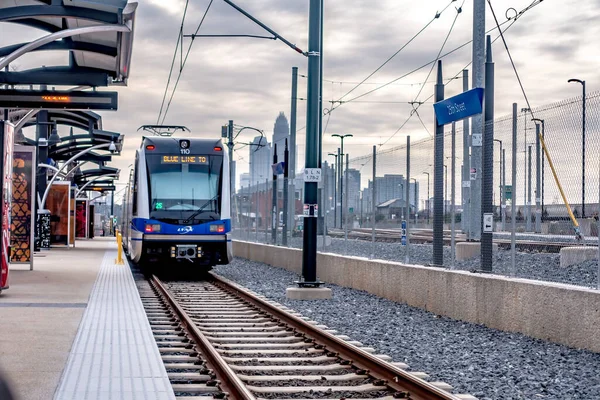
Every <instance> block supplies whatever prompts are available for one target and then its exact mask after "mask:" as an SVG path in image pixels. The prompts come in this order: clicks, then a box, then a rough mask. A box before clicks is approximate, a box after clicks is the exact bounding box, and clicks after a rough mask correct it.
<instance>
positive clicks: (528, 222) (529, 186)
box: [526, 145, 531, 232]
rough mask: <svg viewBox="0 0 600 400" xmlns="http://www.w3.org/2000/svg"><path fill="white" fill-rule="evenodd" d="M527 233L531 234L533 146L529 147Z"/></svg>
mask: <svg viewBox="0 0 600 400" xmlns="http://www.w3.org/2000/svg"><path fill="white" fill-rule="evenodd" d="M527 155H528V157H527V222H526V225H527V227H526V229H527V232H531V145H529V146H527Z"/></svg>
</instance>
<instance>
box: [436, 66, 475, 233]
mask: <svg viewBox="0 0 600 400" xmlns="http://www.w3.org/2000/svg"><path fill="white" fill-rule="evenodd" d="M462 76H463V91H465V92H466V91H467V90H469V70H468V69H464V70H463V75H462ZM470 141H471V137H470V136H469V118H465V119H464V120H463V174H462V204H463V214H462V218H461V225H462V231H463V232H465V233H467V239H469V233H470V232H469V224H470V221H471V218H470V215H471V156H470V155H469V142H470ZM427 179H429V176H428V177H427ZM428 189H429V187H428ZM427 201H429V198H427Z"/></svg>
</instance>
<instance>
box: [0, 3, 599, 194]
mask: <svg viewBox="0 0 600 400" xmlns="http://www.w3.org/2000/svg"><path fill="white" fill-rule="evenodd" d="M234 1H235V3H236V4H237V5H239V6H240V7H242V8H244V9H245V10H246V11H247V12H249V13H250V14H252V15H253V16H255V17H256V18H258V19H259V20H261V21H262V22H263V23H265V24H266V25H268V26H269V27H270V28H271V29H273V30H275V31H276V32H278V33H279V34H280V35H281V36H283V37H285V38H286V39H287V40H289V41H290V42H292V43H294V44H296V45H297V46H298V47H300V48H301V49H303V50H306V49H307V41H308V40H307V39H308V37H307V36H308V5H309V1H308V0H253V1H250V0H234ZM531 2H532V0H508V1H506V0H503V1H498V0H492V6H493V7H494V11H495V13H496V16H497V18H498V20H499V22H500V23H502V22H504V21H505V20H506V15H509V16H510V15H514V12H512V11H510V10H508V11H507V9H509V8H514V9H516V10H521V9H523V8H525V7H527V6H528V5H529V4H531ZM185 3H186V2H185V0H139V6H138V10H137V19H136V26H135V38H134V47H133V60H132V64H131V76H130V79H129V83H128V86H127V87H123V88H117V89H116V90H117V91H118V92H119V94H120V97H119V110H118V111H116V112H102V113H101V115H102V116H103V124H104V129H105V130H109V131H115V132H120V133H122V134H124V135H125V146H124V151H123V153H122V155H121V157H115V158H114V161H113V162H112V164H111V166H114V167H117V168H120V169H121V171H122V172H121V178H120V182H125V180H126V178H127V176H128V175H129V174H128V168H129V165H130V164H131V163H132V161H133V158H134V153H135V149H137V148H138V147H139V145H140V140H141V135H142V134H141V133H140V132H137V129H138V127H139V126H141V125H143V124H154V123H156V122H157V118H158V114H159V110H160V108H161V101H162V99H163V94H164V92H165V86H166V83H167V77H168V74H169V69H170V65H171V60H172V58H173V53H174V50H175V44H176V41H177V36H178V33H179V29H180V25H181V19H182V15H183V10H184V6H185ZM209 3H210V0H190V1H189V6H188V10H187V16H186V21H185V24H184V29H183V31H184V33H186V34H189V33H193V32H194V31H195V30H196V28H197V26H198V23H199V21H200V20H201V18H202V15H203V14H204V12H205V10H206V8H207V6H208V5H209ZM449 3H452V4H450V6H449V7H447V8H446V6H448V4H449ZM461 6H462V7H461ZM324 8H325V12H324V49H323V56H324V59H323V60H324V71H323V76H324V80H325V81H324V83H323V97H324V104H323V106H324V108H330V107H331V103H329V102H330V101H332V100H339V99H340V98H341V97H342V96H343V95H344V94H346V93H347V92H348V91H350V90H351V89H352V88H353V87H355V86H356V85H355V83H358V82H360V81H362V80H363V79H365V78H366V77H367V76H368V75H369V74H371V73H372V72H373V71H375V70H376V69H377V68H378V67H380V66H381V64H382V63H384V62H385V61H386V60H387V59H388V58H389V57H390V56H392V55H393V54H394V53H396V52H397V51H398V50H399V49H400V48H401V47H403V46H404V45H405V44H406V43H407V42H408V41H409V40H410V39H411V38H412V37H413V36H414V35H415V34H417V33H418V32H419V31H420V30H421V29H422V28H423V27H424V26H425V25H427V24H428V23H429V22H430V21H431V20H432V19H433V18H434V16H435V15H436V13H438V12H440V11H442V10H444V9H445V10H444V11H443V12H442V13H441V15H440V17H439V18H437V19H435V20H434V21H433V22H431V24H430V25H429V26H428V27H427V28H426V29H425V30H424V31H423V32H422V33H421V34H419V35H418V36H417V37H416V38H415V39H414V41H412V42H411V43H410V44H408V45H407V46H406V47H405V48H404V49H403V50H401V51H400V52H399V53H398V54H397V55H396V56H395V57H394V58H393V59H392V60H391V61H389V63H387V64H386V65H385V66H384V67H383V68H382V69H381V70H379V71H378V72H377V73H376V74H374V75H373V76H372V77H371V78H370V79H368V80H367V81H366V83H365V84H363V85H361V86H359V87H358V88H356V89H355V90H354V91H353V92H352V93H350V94H349V95H348V96H346V97H344V100H350V99H352V98H354V97H356V96H358V95H360V94H363V93H365V92H367V91H369V90H371V89H374V88H376V87H378V86H380V85H381V84H383V83H388V82H390V81H392V80H394V79H396V78H398V77H401V76H403V75H405V74H407V73H408V72H410V71H412V70H414V69H415V68H418V67H420V66H422V65H423V64H426V63H429V62H431V61H433V60H435V59H436V57H437V55H438V53H439V52H440V50H441V49H442V51H441V53H442V54H444V53H446V52H447V51H449V50H452V49H454V48H456V47H458V46H460V45H462V44H464V43H465V42H467V41H469V40H470V38H471V35H472V24H473V21H472V9H473V2H472V0H466V1H464V2H463V1H462V0H459V1H454V2H450V0H427V1H421V2H414V1H408V0H371V1H365V0H325V3H324ZM458 8H461V12H460V13H458V12H457V9H458ZM599 18H600V2H599V1H597V0H578V1H577V0H562V1H557V0H545V1H543V2H542V3H540V4H539V5H537V6H536V7H534V8H532V9H531V10H530V11H528V12H526V13H525V14H524V15H523V16H522V17H521V18H519V19H518V21H517V22H516V23H515V24H514V25H513V26H512V27H511V28H510V29H509V30H508V31H507V32H506V34H505V37H506V40H507V44H508V46H509V49H510V51H511V54H512V57H513V60H514V62H515V65H516V68H517V70H518V72H519V74H520V77H521V80H522V82H523V85H524V88H525V90H526V93H527V96H528V98H529V101H530V104H531V105H532V107H535V106H539V105H543V104H548V103H552V102H554V101H559V100H562V99H565V98H570V97H575V96H577V95H580V94H581V86H580V85H574V84H568V83H567V80H568V79H569V78H579V79H584V80H586V82H587V90H588V92H592V91H595V90H598V89H600V83H599V81H598V79H594V78H597V77H598V73H597V71H598V67H599V66H600V52H598V46H597V40H596V39H597V37H599V36H600V25H599V24H598V23H597V21H598V20H599ZM454 21H455V23H454V27H453V29H452V30H451V32H450V28H451V26H452V24H453V22H454ZM495 26H496V25H495V22H494V19H493V17H492V14H491V12H490V8H489V6H488V7H487V9H486V29H492V28H495ZM7 28H8V29H7ZM1 29H2V33H3V34H2V36H1V37H0V45H2V46H4V45H7V44H13V43H18V42H21V41H23V39H24V38H29V39H34V38H37V37H40V36H42V35H43V32H41V31H36V30H34V29H31V28H27V29H25V28H23V27H18V26H17V25H12V24H2V28H1ZM449 32H450V34H449ZM199 34H251V35H265V34H267V33H266V32H264V31H262V29H261V28H260V27H258V26H257V25H255V24H254V23H253V22H251V21H250V20H248V19H247V18H246V17H244V16H243V15H242V14H240V13H239V12H238V11H236V10H235V9H233V8H232V7H231V6H229V5H228V4H226V3H225V2H224V1H223V0H213V1H212V5H211V7H210V9H209V11H208V13H207V15H206V19H205V21H204V24H203V25H202V26H201V29H200V31H199ZM448 34H449V36H448ZM491 34H492V38H495V37H496V36H497V31H496V30H495V31H492V32H491ZM446 37H448V39H447V41H446V42H445V44H444V40H445V39H446ZM190 42H191V39H185V42H184V51H186V50H187V47H188V45H189V44H190ZM442 45H443V48H442ZM184 54H185V53H184ZM470 61H471V45H467V46H465V47H463V48H462V49H461V50H458V51H456V52H455V53H453V54H451V55H450V56H447V57H444V58H443V63H444V64H443V70H444V76H445V78H450V77H453V76H455V75H457V74H459V73H460V71H461V70H462V69H463V68H464V67H465V66H467V65H468V64H469V62H470ZM494 61H495V65H496V115H497V116H500V115H505V114H508V113H509V112H510V109H511V105H512V103H513V102H518V103H519V104H520V105H521V104H524V99H523V95H522V93H521V90H520V88H519V85H518V83H517V80H516V78H515V74H514V71H513V69H512V67H511V65H510V61H509V58H508V56H507V53H506V51H505V50H504V46H503V45H502V43H501V41H497V42H496V43H495V44H494ZM64 62H66V56H65V55H64V54H55V53H54V52H45V54H43V55H42V54H41V53H38V54H34V55H27V56H24V57H23V58H22V59H20V60H18V61H17V62H16V63H15V64H16V65H15V66H16V67H17V68H19V69H28V68H34V67H39V66H40V65H41V64H44V65H49V64H50V63H58V64H60V63H64ZM294 66H296V67H298V68H299V73H300V74H301V75H306V71H307V59H306V57H304V56H302V55H300V54H298V53H296V52H294V51H293V50H291V49H290V48H288V47H287V46H286V45H285V44H283V43H282V42H281V41H273V40H261V39H251V38H197V39H196V40H195V41H194V44H193V46H192V48H191V50H190V53H189V58H188V61H187V63H186V65H185V68H184V69H183V71H182V74H181V78H180V82H179V85H178V88H177V90H176V92H175V94H174V96H173V100H172V103H171V105H170V107H169V111H168V114H167V115H166V118H165V120H164V123H166V124H177V125H185V126H187V127H188V128H190V130H191V131H192V133H191V136H194V137H205V138H208V137H215V138H216V137H219V135H220V131H221V125H223V124H225V123H226V122H227V121H228V120H230V119H232V120H234V122H235V124H238V125H242V126H251V127H255V128H258V129H261V130H264V132H265V134H266V136H267V137H268V138H269V140H270V138H271V136H272V133H273V126H274V123H275V119H276V117H277V115H278V114H279V112H280V111H283V112H284V113H285V114H286V115H287V116H288V117H289V114H290V103H291V100H290V96H291V72H292V67H294ZM178 70H179V56H177V62H176V66H175V71H174V76H175V77H176V76H177V71H178ZM430 73H431V75H429V74H430ZM434 79H435V70H434V71H432V72H431V68H430V67H425V68H422V69H420V70H418V71H417V72H415V73H412V74H409V75H407V76H406V77H404V78H403V79H400V80H398V81H396V82H395V83H393V84H390V85H389V86H387V87H385V88H384V89H381V90H377V91H375V92H374V93H372V94H370V95H367V96H364V97H361V98H360V99H357V100H355V101H351V102H348V103H343V104H341V105H340V106H339V107H337V108H336V109H335V110H333V111H332V112H331V114H329V115H326V116H324V124H323V125H324V127H326V130H325V133H324V138H323V151H324V153H325V154H326V153H327V152H331V151H335V150H336V148H337V146H338V145H339V140H336V139H335V138H332V137H331V135H332V134H334V133H344V134H345V133H351V134H353V135H354V137H353V138H352V139H348V140H346V142H345V146H346V150H347V152H348V153H349V154H350V155H351V157H354V156H361V155H364V154H368V153H369V152H370V149H371V147H372V145H375V144H381V143H384V142H385V143H386V144H385V145H384V146H383V147H382V149H386V148H390V147H393V146H397V145H399V144H402V143H405V140H406V136H407V135H411V138H412V140H418V139H419V138H426V137H429V135H430V134H429V132H432V131H433V107H432V106H431V104H432V102H431V99H429V100H427V99H428V98H429V97H430V95H431V94H432V93H433V84H434V82H433V81H434ZM425 81H427V82H426V83H425V85H424V86H422V85H421V83H422V82H425ZM298 83H299V88H298V95H299V97H300V98H301V99H304V98H306V83H307V80H306V78H305V77H302V76H301V77H300V78H299V82H298ZM109 90H114V88H109ZM171 90H172V85H171V88H170V89H169V94H170V91H171ZM460 91H462V82H461V81H460V80H453V81H451V82H450V83H448V85H447V86H446V96H452V95H454V94H458V93H459V92H460ZM426 100H427V101H426ZM411 101H426V103H425V104H423V105H422V106H421V107H420V108H419V116H420V117H421V119H422V121H423V123H421V122H420V121H419V119H418V118H411V119H410V120H409V122H408V123H407V124H406V125H405V126H404V127H403V128H402V129H401V130H398V128H399V127H400V126H401V125H402V123H403V122H404V121H405V120H406V119H407V117H408V116H409V113H410V111H411V109H412V106H411V105H410V104H408V103H409V102H411ZM305 124H306V115H305V101H304V100H299V102H298V123H297V128H298V144H299V154H298V160H299V164H302V163H303V160H304V145H305V136H304V134H305V130H304V129H303V128H304V126H305ZM59 131H60V132H61V134H66V133H67V132H68V128H66V127H63V128H61V129H59ZM25 133H26V135H31V134H32V133H28V132H25ZM255 134H256V132H254V131H251V130H246V131H244V132H243V133H242V134H241V135H240V137H239V138H238V141H239V144H238V145H237V146H236V152H235V159H237V160H239V161H238V173H242V172H246V171H247V170H248V167H247V161H246V160H248V159H249V157H248V147H243V143H244V142H250V141H251V140H252V138H253V137H254V136H255ZM117 189H120V187H119V188H117Z"/></svg>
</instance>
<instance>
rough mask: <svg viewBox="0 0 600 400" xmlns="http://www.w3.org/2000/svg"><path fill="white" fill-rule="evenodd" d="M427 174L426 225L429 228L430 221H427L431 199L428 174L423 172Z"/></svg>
mask: <svg viewBox="0 0 600 400" xmlns="http://www.w3.org/2000/svg"><path fill="white" fill-rule="evenodd" d="M425 173H426V174H427V225H428V226H429V224H430V223H431V221H430V220H429V219H430V218H429V215H430V214H431V204H430V201H431V197H429V172H425Z"/></svg>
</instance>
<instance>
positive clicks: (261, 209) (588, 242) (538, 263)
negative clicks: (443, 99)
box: [233, 92, 600, 287]
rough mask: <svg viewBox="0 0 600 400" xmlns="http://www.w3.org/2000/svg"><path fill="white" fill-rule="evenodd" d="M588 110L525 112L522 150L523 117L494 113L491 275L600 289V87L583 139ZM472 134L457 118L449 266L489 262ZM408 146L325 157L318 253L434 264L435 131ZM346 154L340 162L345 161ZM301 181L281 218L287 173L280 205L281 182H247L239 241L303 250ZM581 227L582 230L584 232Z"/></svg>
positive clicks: (564, 105) (237, 216)
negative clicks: (471, 157) (469, 143)
mask: <svg viewBox="0 0 600 400" xmlns="http://www.w3.org/2000/svg"><path fill="white" fill-rule="evenodd" d="M583 109H584V106H583V101H582V97H578V98H573V99H568V100H564V101H561V102H558V103H554V104H550V105H546V106H541V107H537V108H534V109H533V110H529V109H527V108H525V107H523V108H517V113H516V121H515V122H516V124H515V126H516V143H515V144H516V148H515V152H514V153H513V122H514V121H513V115H506V116H502V117H499V118H496V119H495V121H494V127H493V130H494V153H493V160H494V164H493V165H494V174H493V197H492V198H493V210H494V213H493V218H494V233H493V241H494V253H493V265H492V272H493V273H495V274H503V275H507V276H516V277H523V278H531V279H539V280H545V281H553V282H563V283H571V284H575V285H581V286H587V287H597V285H598V282H599V277H598V256H597V246H598V225H597V219H598V212H599V206H598V205H599V200H600V140H598V135H599V133H600V126H599V124H600V92H595V93H591V94H588V95H587V96H586V98H585V140H584V123H583V121H584V117H583V115H584V114H583ZM464 132H465V131H464V123H463V122H458V123H457V124H456V128H455V134H454V137H455V146H454V147H455V152H454V160H453V156H452V155H453V152H452V136H453V135H452V127H451V126H446V127H445V137H444V169H443V171H444V176H443V183H444V191H443V193H444V201H443V204H444V207H443V216H442V217H443V220H444V267H446V268H454V269H463V270H480V268H481V264H480V256H479V250H478V247H477V245H474V244H473V241H471V239H473V235H474V234H475V235H476V233H474V232H473V227H472V226H471V225H472V224H473V222H472V220H471V218H467V217H468V210H469V207H471V206H472V203H471V202H470V200H469V195H470V187H468V186H469V185H470V183H467V184H465V183H464V182H470V181H471V179H472V178H475V177H476V176H477V175H478V174H479V175H480V174H481V172H482V171H481V170H480V169H479V170H478V168H475V167H474V166H469V165H467V166H466V167H465V165H464V162H463V160H464V156H463V155H464V147H463V143H464V141H465V135H464ZM538 132H539V134H540V136H542V137H543V139H544V142H545V144H546V148H547V151H548V153H549V158H548V157H547V156H546V155H544V150H543V145H542V143H541V141H540V140H539V136H538V135H537V133H538ZM467 140H468V137H467ZM365 150H366V149H365ZM407 150H408V143H407V144H405V145H401V146H397V147H394V148H390V149H377V150H376V155H374V154H373V151H371V149H369V150H366V151H365V153H364V154H360V155H355V154H351V155H340V156H339V157H338V156H337V154H335V155H334V154H332V155H331V156H327V161H329V162H324V163H323V177H324V179H323V181H322V182H321V184H320V187H321V191H320V195H321V203H320V207H321V210H320V211H321V215H322V218H321V219H320V221H321V224H320V226H321V230H320V239H319V247H318V248H319V250H320V251H327V252H334V253H339V254H345V255H351V256H360V257H370V258H378V259H386V260H392V261H398V262H407V263H411V264H418V265H431V263H432V236H433V233H432V226H433V219H434V214H433V182H434V172H433V171H434V169H433V164H434V139H433V137H429V138H425V139H420V140H415V141H413V142H412V143H410V162H409V163H407V153H408V152H407ZM513 157H514V158H515V168H514V173H515V179H514V180H513ZM341 160H343V165H342V166H340V165H338V164H339V161H341ZM452 161H454V163H453V162H452ZM550 161H551V162H550ZM552 167H554V172H555V174H554V173H553V170H552ZM409 169H410V171H409ZM340 171H342V173H341V174H340ZM555 175H556V177H555ZM300 176H301V175H300ZM303 186H304V185H303V182H302V180H301V179H296V180H292V179H290V180H289V187H290V190H289V198H290V204H289V212H288V218H287V221H284V217H283V192H284V191H283V188H284V182H283V179H282V176H280V177H279V179H278V180H277V189H276V192H277V196H276V198H277V201H276V203H277V206H276V207H275V208H274V207H273V181H272V180H268V181H265V182H259V183H258V184H254V185H249V186H248V187H246V188H243V187H242V188H241V189H240V190H238V192H237V194H236V196H234V199H233V208H234V212H233V215H234V226H235V229H234V231H235V235H236V237H237V238H239V239H242V240H249V241H258V242H261V243H269V244H277V245H287V246H293V247H298V248H300V247H301V246H302V203H303V193H302V190H303ZM453 188H454V190H453ZM561 189H562V194H561ZM453 192H454V196H452V193H453ZM341 193H343V196H342V195H341ZM563 194H564V199H563ZM292 198H293V199H294V200H293V201H292V200H291V199H292ZM564 200H566V203H568V205H569V207H570V209H571V211H572V213H571V214H570V213H569V211H568V209H569V207H567V205H566V204H565V201H564ZM513 204H514V209H515V211H514V216H515V227H514V230H513V224H512V217H513V211H512V209H513ZM236 220H237V221H236ZM453 220H454V227H455V229H454V238H455V239H454V241H455V245H454V246H452V221H453ZM575 221H576V222H575ZM236 222H237V223H236ZM575 223H576V224H577V225H578V228H577V229H578V231H579V232H580V233H581V238H577V237H576V230H575ZM274 227H275V229H274ZM323 230H325V231H326V232H327V235H326V239H323V236H322V235H321V233H322V231H323ZM284 231H286V232H287V241H285V240H284V238H283V236H284V235H283V232H284ZM513 233H514V237H515V242H514V247H515V250H514V254H513V250H512V246H513V245H512V243H511V239H512V236H513ZM404 234H406V235H404ZM403 236H406V238H405V237H403ZM476 236H477V235H476ZM373 237H374V238H375V240H374V241H373ZM476 239H478V236H477V237H476ZM475 243H476V242H475ZM473 246H475V247H473ZM496 246H497V247H496ZM584 246H585V247H588V248H587V249H569V250H562V252H563V253H565V252H575V253H576V254H575V255H574V256H573V257H569V256H567V255H565V254H563V255H562V256H561V249H563V248H566V247H584ZM513 257H514V264H513Z"/></svg>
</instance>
